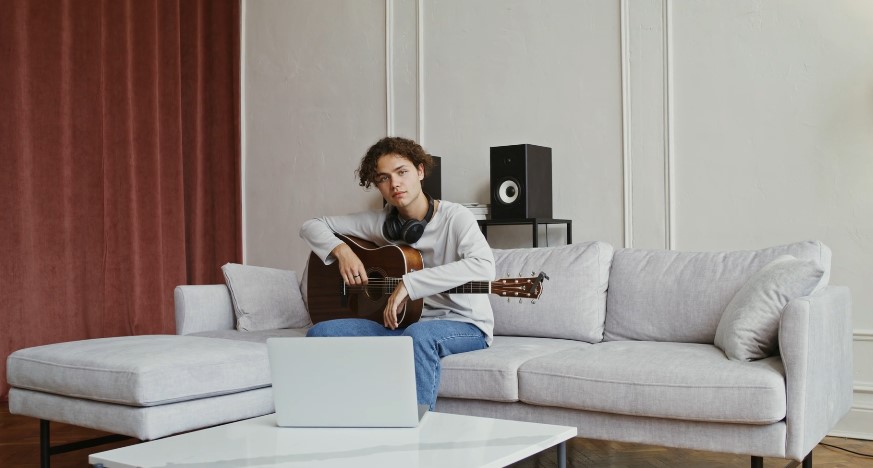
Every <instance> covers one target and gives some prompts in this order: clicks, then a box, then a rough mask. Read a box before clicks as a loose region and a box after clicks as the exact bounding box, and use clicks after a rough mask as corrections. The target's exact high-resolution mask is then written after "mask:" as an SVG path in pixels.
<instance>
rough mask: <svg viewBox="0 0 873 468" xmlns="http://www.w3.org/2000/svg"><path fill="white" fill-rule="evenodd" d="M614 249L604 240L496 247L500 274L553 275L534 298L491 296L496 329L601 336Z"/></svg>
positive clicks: (552, 335) (572, 337)
mask: <svg viewBox="0 0 873 468" xmlns="http://www.w3.org/2000/svg"><path fill="white" fill-rule="evenodd" d="M612 253H613V248H612V246H611V245H609V244H607V243H605V242H586V243H582V244H571V245H567V246H562V247H547V248H539V249H512V250H494V261H495V269H496V270H497V276H498V277H501V276H504V275H505V276H509V277H514V276H530V275H531V273H533V275H536V274H539V272H541V271H542V272H544V273H546V274H547V275H548V276H549V279H548V280H546V281H545V282H544V285H543V293H542V296H540V298H539V299H538V300H537V301H536V304H531V302H530V301H528V300H521V301H519V300H516V299H505V298H502V297H499V296H495V295H491V296H489V298H490V299H491V307H492V308H493V309H494V334H495V335H515V336H539V337H546V338H565V339H570V340H580V341H586V342H589V343H598V342H600V341H601V340H602V339H603V320H604V317H605V315H606V286H607V284H608V283H609V265H610V262H611V261H612Z"/></svg>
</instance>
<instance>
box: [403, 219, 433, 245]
mask: <svg viewBox="0 0 873 468" xmlns="http://www.w3.org/2000/svg"><path fill="white" fill-rule="evenodd" d="M425 226H427V221H418V220H415V219H411V220H409V221H407V222H405V223H403V228H402V229H401V231H400V236H401V238H402V239H403V241H404V242H406V243H407V244H414V243H416V242H418V240H419V239H421V235H422V234H424V227H425Z"/></svg>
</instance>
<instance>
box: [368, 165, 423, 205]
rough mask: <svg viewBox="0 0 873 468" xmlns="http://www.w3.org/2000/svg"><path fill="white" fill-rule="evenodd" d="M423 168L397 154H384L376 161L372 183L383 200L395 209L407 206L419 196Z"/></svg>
mask: <svg viewBox="0 0 873 468" xmlns="http://www.w3.org/2000/svg"><path fill="white" fill-rule="evenodd" d="M422 179H424V167H422V165H419V167H415V165H413V164H412V161H410V160H408V159H406V158H405V157H403V156H400V155H397V154H386V155H383V156H380V157H379V159H378V160H376V177H374V178H373V182H374V183H375V184H376V187H377V188H378V189H379V192H380V193H382V197H383V198H385V200H386V201H387V202H388V203H389V204H391V205H393V206H396V207H397V208H403V207H406V206H409V205H410V204H411V203H412V202H413V201H415V200H416V199H418V197H419V196H420V195H421V180H422Z"/></svg>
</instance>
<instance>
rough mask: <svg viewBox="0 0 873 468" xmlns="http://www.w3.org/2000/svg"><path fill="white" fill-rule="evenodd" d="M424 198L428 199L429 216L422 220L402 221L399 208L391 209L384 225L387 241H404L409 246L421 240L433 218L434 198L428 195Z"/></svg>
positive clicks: (393, 207) (383, 229)
mask: <svg viewBox="0 0 873 468" xmlns="http://www.w3.org/2000/svg"><path fill="white" fill-rule="evenodd" d="M422 193H424V192H422ZM424 196H425V197H427V214H425V215H424V219H422V220H417V219H407V220H403V219H400V214H399V213H398V212H397V207H396V206H392V207H391V211H390V212H389V213H388V217H386V218H385V224H383V225H382V234H384V235H385V238H386V239H388V240H390V241H403V242H406V243H407V244H414V243H416V242H418V240H419V239H421V235H422V234H424V228H425V226H427V223H428V222H430V220H431V218H433V198H431V196H430V195H428V194H426V193H425V194H424Z"/></svg>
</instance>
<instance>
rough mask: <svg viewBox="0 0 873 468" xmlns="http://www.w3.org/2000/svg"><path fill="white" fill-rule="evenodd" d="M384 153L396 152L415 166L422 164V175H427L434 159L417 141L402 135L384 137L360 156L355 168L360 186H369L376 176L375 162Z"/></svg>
mask: <svg viewBox="0 0 873 468" xmlns="http://www.w3.org/2000/svg"><path fill="white" fill-rule="evenodd" d="M386 154H396V155H398V156H403V157H404V158H406V159H408V160H409V161H410V162H412V164H413V165H415V167H418V166H419V165H420V164H423V165H424V176H425V177H427V176H428V175H429V174H430V171H431V170H432V169H433V167H434V160H433V158H432V157H431V155H430V154H428V153H427V151H425V150H424V148H422V147H421V145H419V144H418V143H416V142H414V141H412V140H410V139H408V138H402V137H385V138H382V139H381V140H379V141H377V142H376V143H375V144H374V145H373V146H371V147H370V149H368V150H367V153H366V154H364V157H363V158H361V164H360V166H358V169H357V170H355V174H356V175H357V176H358V183H359V185H360V186H361V187H364V188H370V186H371V185H372V184H373V183H374V181H373V180H374V179H375V177H376V162H377V161H378V160H379V158H381V157H382V156H385V155H386Z"/></svg>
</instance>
